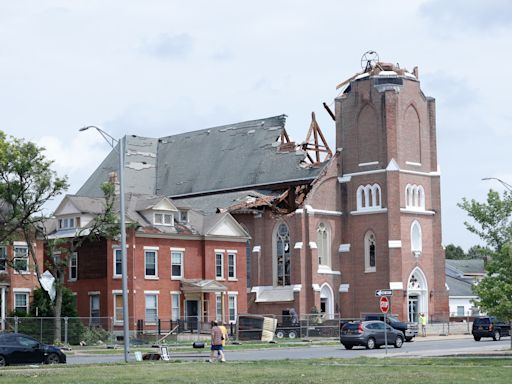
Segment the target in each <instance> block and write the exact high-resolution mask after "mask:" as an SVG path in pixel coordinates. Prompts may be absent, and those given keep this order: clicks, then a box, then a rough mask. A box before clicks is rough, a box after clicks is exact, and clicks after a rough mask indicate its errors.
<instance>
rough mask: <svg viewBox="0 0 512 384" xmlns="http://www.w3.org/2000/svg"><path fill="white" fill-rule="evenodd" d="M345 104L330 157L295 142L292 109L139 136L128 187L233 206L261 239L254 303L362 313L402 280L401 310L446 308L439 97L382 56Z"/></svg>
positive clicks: (103, 175) (102, 172)
mask: <svg viewBox="0 0 512 384" xmlns="http://www.w3.org/2000/svg"><path fill="white" fill-rule="evenodd" d="M335 105H336V110H335V113H334V117H335V121H336V151H335V153H334V154H333V155H332V156H328V157H326V158H325V159H324V160H322V161H320V160H319V159H318V156H316V160H315V156H311V155H310V154H309V153H308V150H307V146H306V145H305V143H299V144H296V143H294V142H291V141H290V140H289V138H288V134H287V132H286V129H285V121H286V118H285V116H284V115H282V116H275V117H270V118H265V119H260V120H253V121H246V122H241V123H236V124H231V125H226V126H220V127H213V128H209V129H203V130H199V131H194V132H188V133H183V134H177V135H173V136H168V137H162V138H158V139H155V138H144V137H138V136H133V135H132V136H127V137H125V140H126V147H127V152H126V158H127V165H126V179H127V180H128V181H127V190H128V191H129V192H132V193H152V191H158V193H159V194H161V195H165V196H167V197H169V198H171V199H172V201H173V202H174V203H175V204H177V205H180V204H181V205H184V206H189V207H193V208H194V209H197V210H198V211H201V212H203V213H204V214H213V213H216V212H224V213H228V212H229V213H230V214H231V215H232V217H233V218H235V219H236V221H237V222H238V223H239V224H240V225H241V226H242V227H243V228H244V229H245V231H246V232H247V233H248V234H249V235H250V238H251V239H250V241H249V246H248V247H247V254H246V258H247V283H248V298H247V308H248V311H249V312H250V313H260V314H276V315H280V314H281V313H283V311H284V310H287V309H289V308H291V307H293V308H295V309H296V310H297V312H298V313H299V314H300V315H304V314H307V313H310V312H311V311H312V310H313V308H315V309H316V310H318V311H320V312H322V313H323V314H325V316H333V315H334V314H339V315H340V316H342V317H355V316H360V314H361V313H363V312H374V311H376V310H378V300H377V299H376V298H375V290H378V289H392V290H393V297H392V299H391V312H393V313H395V314H397V315H399V317H400V318H402V319H404V320H411V321H417V318H418V315H419V313H421V312H424V313H425V314H427V317H428V318H429V319H434V320H436V319H446V318H447V317H448V295H447V291H446V285H445V273H444V251H443V249H442V246H441V202H440V174H439V171H438V165H437V148H436V125H435V101H434V99H432V98H430V97H426V96H425V95H424V94H423V92H422V91H421V89H420V82H419V80H418V73H417V70H415V71H413V73H409V72H407V71H405V70H403V69H400V68H397V67H396V66H394V65H392V64H386V63H377V64H376V65H373V66H367V68H366V70H365V72H364V73H362V74H359V75H358V76H354V77H353V78H352V79H350V81H347V82H345V86H344V88H343V89H342V90H341V93H340V96H339V97H337V98H336V100H335ZM308 137H309V135H308ZM316 154H317V155H318V152H316ZM116 166H117V162H116V156H115V154H114V153H111V154H110V155H109V156H108V157H107V158H106V159H105V160H104V162H103V163H102V165H101V166H100V167H99V168H98V169H97V170H96V171H95V172H94V173H93V175H92V176H91V177H90V178H89V180H88V181H87V182H86V183H85V184H84V185H83V186H82V187H81V189H80V190H79V191H78V194H80V195H83V196H96V197H97V196H99V195H100V193H101V191H100V188H99V186H100V183H101V182H102V181H105V180H106V179H107V178H108V173H109V172H111V171H114V170H115V168H116Z"/></svg>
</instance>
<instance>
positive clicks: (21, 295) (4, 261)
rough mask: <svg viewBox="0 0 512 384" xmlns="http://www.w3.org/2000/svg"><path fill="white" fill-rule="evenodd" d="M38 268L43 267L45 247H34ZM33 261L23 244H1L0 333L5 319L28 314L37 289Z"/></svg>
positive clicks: (27, 248) (13, 242) (4, 324)
mask: <svg viewBox="0 0 512 384" xmlns="http://www.w3.org/2000/svg"><path fill="white" fill-rule="evenodd" d="M33 246H34V250H35V253H36V260H37V263H38V265H42V261H43V249H44V244H43V242H42V241H40V240H36V242H35V243H34V244H33ZM34 267H35V266H34V261H33V259H32V258H31V257H30V255H29V246H28V244H27V243H26V242H25V241H20V240H14V241H9V242H5V243H3V244H0V320H1V321H0V323H1V324H0V329H1V330H4V329H5V327H6V323H5V320H6V317H7V316H9V314H11V313H12V312H14V311H16V312H18V313H28V312H29V308H30V303H31V298H32V292H33V291H34V289H35V288H38V287H39V282H38V280H37V275H36V273H35V268H34Z"/></svg>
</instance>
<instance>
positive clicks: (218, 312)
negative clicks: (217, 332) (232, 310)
mask: <svg viewBox="0 0 512 384" xmlns="http://www.w3.org/2000/svg"><path fill="white" fill-rule="evenodd" d="M215 319H216V320H217V321H222V296H221V295H219V294H217V295H216V296H215Z"/></svg>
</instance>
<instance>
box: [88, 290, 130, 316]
mask: <svg viewBox="0 0 512 384" xmlns="http://www.w3.org/2000/svg"><path fill="white" fill-rule="evenodd" d="M121 297H122V296H121ZM89 304H90V305H89V308H90V317H91V322H94V323H99V318H100V295H96V294H94V295H90V296H89Z"/></svg>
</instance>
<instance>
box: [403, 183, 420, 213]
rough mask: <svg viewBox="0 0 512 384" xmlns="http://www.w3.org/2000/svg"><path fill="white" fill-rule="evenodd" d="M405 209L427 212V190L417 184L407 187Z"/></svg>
mask: <svg viewBox="0 0 512 384" xmlns="http://www.w3.org/2000/svg"><path fill="white" fill-rule="evenodd" d="M405 207H406V208H407V209H413V210H421V211H423V210H425V190H424V189H423V186H421V185H416V184H407V185H406V187H405Z"/></svg>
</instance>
